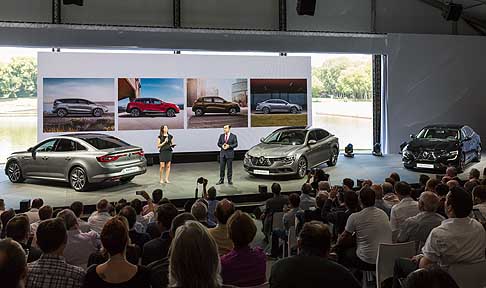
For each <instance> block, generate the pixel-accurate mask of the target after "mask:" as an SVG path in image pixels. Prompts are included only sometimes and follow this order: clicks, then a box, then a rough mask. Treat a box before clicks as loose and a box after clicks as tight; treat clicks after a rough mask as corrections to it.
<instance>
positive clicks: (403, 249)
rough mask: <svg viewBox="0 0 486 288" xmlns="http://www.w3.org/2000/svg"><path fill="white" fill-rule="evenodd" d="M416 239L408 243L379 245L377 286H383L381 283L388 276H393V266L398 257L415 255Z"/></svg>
mask: <svg viewBox="0 0 486 288" xmlns="http://www.w3.org/2000/svg"><path fill="white" fill-rule="evenodd" d="M415 249H416V248H415V241H411V242H406V243H395V244H385V243H381V244H380V246H378V254H377V256H376V286H377V288H381V285H382V284H381V283H382V282H383V281H384V280H386V279H387V278H390V277H393V267H394V264H395V260H396V259H398V258H402V257H403V258H409V257H413V256H414V255H415Z"/></svg>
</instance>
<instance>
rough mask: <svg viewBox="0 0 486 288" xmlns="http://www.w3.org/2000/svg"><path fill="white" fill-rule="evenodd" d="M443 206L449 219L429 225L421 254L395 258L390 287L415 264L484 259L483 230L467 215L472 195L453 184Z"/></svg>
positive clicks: (485, 239)
mask: <svg viewBox="0 0 486 288" xmlns="http://www.w3.org/2000/svg"><path fill="white" fill-rule="evenodd" d="M445 207H446V211H447V215H448V216H449V219H447V220H444V221H442V224H441V225H440V226H438V227H436V228H434V229H432V231H431V232H430V235H429V237H428V238H427V241H426V242H425V245H424V247H423V248H422V254H420V255H417V256H414V257H413V258H412V259H405V258H400V259H397V260H396V261H395V268H394V277H393V282H394V286H393V287H400V286H399V285H400V284H399V279H401V278H405V277H406V276H407V275H408V274H409V273H411V272H412V271H414V270H416V269H418V268H427V267H430V266H432V265H439V266H440V267H442V268H447V267H449V266H450V265H452V264H456V263H462V264H473V263H479V262H482V261H485V255H484V251H485V249H486V231H485V230H484V228H483V226H482V225H481V224H480V223H479V222H478V221H476V220H474V219H472V218H470V217H469V215H470V214H471V211H472V207H473V203H472V199H471V196H470V195H469V194H468V193H467V192H466V191H464V189H462V188H457V187H456V188H453V189H452V190H451V191H450V192H449V193H448V194H447V198H446V202H445Z"/></svg>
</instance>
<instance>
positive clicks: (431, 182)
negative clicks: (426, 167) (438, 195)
mask: <svg viewBox="0 0 486 288" xmlns="http://www.w3.org/2000/svg"><path fill="white" fill-rule="evenodd" d="M439 184H440V181H439V180H438V179H436V178H431V179H429V180H428V181H427V184H425V191H429V192H434V193H435V187H437V185H439Z"/></svg>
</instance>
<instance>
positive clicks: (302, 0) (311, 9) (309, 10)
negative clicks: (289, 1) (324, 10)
mask: <svg viewBox="0 0 486 288" xmlns="http://www.w3.org/2000/svg"><path fill="white" fill-rule="evenodd" d="M296 10H297V14H298V15H309V16H314V13H315V11H316V0H297V7H296Z"/></svg>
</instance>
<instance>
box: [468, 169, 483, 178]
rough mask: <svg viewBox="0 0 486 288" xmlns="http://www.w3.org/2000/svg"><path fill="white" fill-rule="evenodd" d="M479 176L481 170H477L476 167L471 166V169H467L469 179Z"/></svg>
mask: <svg viewBox="0 0 486 288" xmlns="http://www.w3.org/2000/svg"><path fill="white" fill-rule="evenodd" d="M480 177H481V172H479V170H478V169H476V168H472V169H471V171H469V179H477V180H479V178H480Z"/></svg>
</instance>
